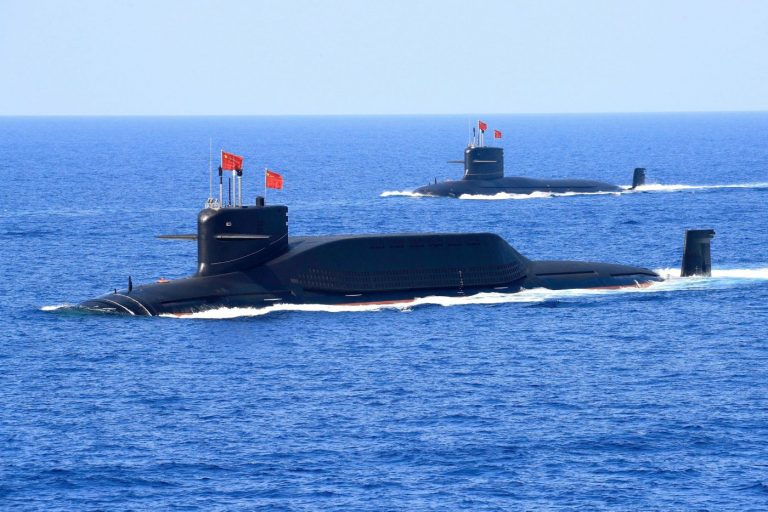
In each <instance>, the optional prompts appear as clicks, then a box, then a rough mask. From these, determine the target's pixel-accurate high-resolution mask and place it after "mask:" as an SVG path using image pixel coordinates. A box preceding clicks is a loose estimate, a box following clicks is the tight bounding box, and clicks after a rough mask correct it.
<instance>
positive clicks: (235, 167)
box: [221, 151, 243, 171]
mask: <svg viewBox="0 0 768 512" xmlns="http://www.w3.org/2000/svg"><path fill="white" fill-rule="evenodd" d="M221 170H222V171H242V170H243V157H241V156H237V155H233V154H232V153H227V152H226V151H222V152H221Z"/></svg>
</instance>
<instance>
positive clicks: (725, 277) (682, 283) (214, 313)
mask: <svg viewBox="0 0 768 512" xmlns="http://www.w3.org/2000/svg"><path fill="white" fill-rule="evenodd" d="M656 272H657V273H658V274H659V275H661V276H663V277H665V278H666V279H667V280H666V281H663V282H660V283H654V284H653V285H652V286H648V287H628V288H620V289H580V290H549V289H546V288H535V289H531V290H523V291H520V292H517V293H478V294H475V295H469V296H466V297H441V296H429V297H419V298H416V299H414V300H412V301H407V302H401V303H391V304H361V305H334V306H331V305H325V304H275V305H273V306H269V307H266V308H218V309H210V310H207V311H201V312H199V313H191V314H187V315H180V316H177V315H162V316H164V317H168V318H185V319H205V320H226V319H232V318H241V317H259V316H265V315H269V314H273V313H277V312H282V311H286V312H288V311H290V312H294V311H295V312H299V311H300V312H313V313H355V312H375V311H384V310H394V311H401V312H410V311H411V310H413V309H414V308H416V307H419V306H426V305H434V306H443V307H451V306H466V305H494V304H511V303H523V304H526V303H527V304H533V303H541V302H546V301H553V300H568V299H572V300H578V299H579V298H587V297H599V296H604V295H611V296H613V295H626V294H636V293H665V292H675V291H690V290H706V289H719V288H727V287H732V286H739V285H741V284H745V282H754V281H765V280H768V267H764V268H753V269H716V270H713V272H712V276H711V277H680V269H673V268H662V269H657V270H656Z"/></svg>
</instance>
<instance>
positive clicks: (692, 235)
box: [680, 229, 715, 277]
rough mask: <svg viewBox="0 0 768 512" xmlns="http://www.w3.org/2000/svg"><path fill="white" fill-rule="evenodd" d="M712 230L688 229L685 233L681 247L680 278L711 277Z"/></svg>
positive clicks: (713, 232) (713, 233)
mask: <svg viewBox="0 0 768 512" xmlns="http://www.w3.org/2000/svg"><path fill="white" fill-rule="evenodd" d="M714 236H715V230H714V229H688V230H686V232H685V245H684V246H683V264H682V267H681V268H680V277H688V276H706V277H709V276H711V275H712V256H711V254H710V250H709V245H710V240H712V238H714Z"/></svg>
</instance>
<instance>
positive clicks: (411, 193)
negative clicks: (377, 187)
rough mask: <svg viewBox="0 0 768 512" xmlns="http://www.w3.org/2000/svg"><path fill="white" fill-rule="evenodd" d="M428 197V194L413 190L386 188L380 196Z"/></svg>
mask: <svg viewBox="0 0 768 512" xmlns="http://www.w3.org/2000/svg"><path fill="white" fill-rule="evenodd" d="M397 196H399V197H428V196H427V195H426V194H419V193H417V192H414V191H413V190H385V191H384V192H382V193H381V195H380V196H379V197H397Z"/></svg>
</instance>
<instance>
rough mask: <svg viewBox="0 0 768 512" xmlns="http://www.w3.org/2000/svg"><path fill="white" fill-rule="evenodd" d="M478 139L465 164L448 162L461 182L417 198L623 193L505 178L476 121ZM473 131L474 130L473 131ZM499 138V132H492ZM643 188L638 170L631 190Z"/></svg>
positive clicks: (598, 185) (584, 184)
mask: <svg viewBox="0 0 768 512" xmlns="http://www.w3.org/2000/svg"><path fill="white" fill-rule="evenodd" d="M479 125H480V128H481V129H480V135H479V136H477V135H473V137H472V140H471V141H470V142H469V144H468V145H467V148H466V149H465V150H464V160H451V161H450V162H449V163H459V164H464V175H463V176H462V178H461V179H460V180H448V181H442V182H438V181H437V180H435V182H434V183H431V184H429V185H425V186H423V187H419V188H417V189H416V190H414V192H415V193H417V194H422V195H426V196H443V197H446V196H447V197H460V196H462V195H465V194H470V195H485V196H492V195H496V194H500V193H506V194H531V193H533V192H549V193H566V192H577V193H595V192H623V191H624V190H625V189H624V188H622V187H620V186H618V185H613V184H611V183H605V182H603V181H595V180H577V179H535V178H525V177H519V176H509V177H504V149H503V148H500V147H494V146H486V145H485V143H484V137H483V136H484V132H485V129H484V128H483V127H484V126H486V125H485V123H483V122H482V121H479ZM473 131H474V130H473ZM494 132H495V134H497V135H498V136H499V138H500V136H501V132H499V131H498V130H494ZM644 184H645V169H644V168H643V167H638V168H636V169H635V172H634V175H633V176H632V187H631V189H635V188H637V187H639V186H641V185H644Z"/></svg>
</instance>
